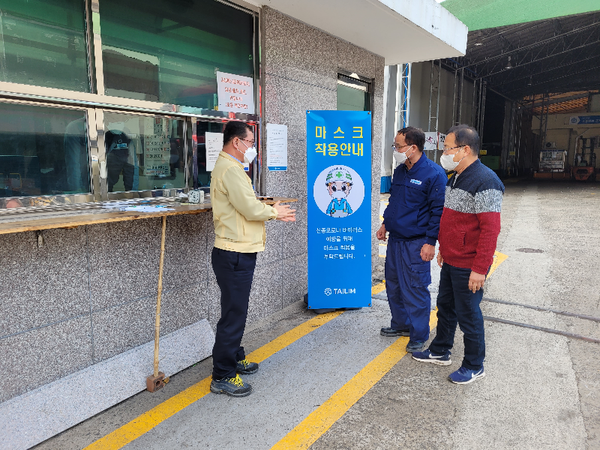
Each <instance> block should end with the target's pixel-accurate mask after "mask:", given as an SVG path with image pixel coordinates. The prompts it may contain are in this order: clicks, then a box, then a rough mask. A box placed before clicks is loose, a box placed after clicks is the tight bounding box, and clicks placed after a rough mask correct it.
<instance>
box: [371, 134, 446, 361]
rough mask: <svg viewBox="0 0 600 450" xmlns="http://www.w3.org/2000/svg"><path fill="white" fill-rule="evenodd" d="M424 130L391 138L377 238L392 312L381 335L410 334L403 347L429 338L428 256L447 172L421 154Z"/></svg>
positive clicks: (417, 346)
mask: <svg viewBox="0 0 600 450" xmlns="http://www.w3.org/2000/svg"><path fill="white" fill-rule="evenodd" d="M424 144H425V134H424V133H423V131H422V130H420V129H418V128H414V127H407V128H403V129H402V130H400V131H398V134H397V135H396V138H395V139H394V144H393V145H392V147H393V148H394V159H395V160H396V161H397V162H398V163H399V166H398V167H397V168H396V170H395V171H394V177H393V179H392V188H391V193H390V201H389V205H388V207H387V208H386V210H385V212H384V213H383V225H381V228H380V229H379V230H378V231H377V239H379V240H380V241H385V240H386V232H389V237H390V240H389V242H388V245H387V255H386V260H385V280H386V281H385V283H386V290H387V296H388V302H389V304H390V310H391V313H392V321H391V326H390V327H386V328H382V329H381V335H382V336H390V337H391V336H410V340H409V342H408V345H407V346H406V351H407V352H418V351H421V350H423V349H424V348H425V342H426V341H427V340H428V339H429V315H430V312H431V296H430V294H429V289H428V286H429V284H431V270H430V261H431V260H432V259H433V257H434V256H435V243H436V241H437V237H438V231H439V228H440V218H441V216H442V211H443V208H444V191H445V187H446V182H447V181H448V178H447V177H446V173H445V172H444V170H443V169H442V168H441V167H440V166H439V165H437V164H436V163H434V162H432V161H430V160H429V159H428V158H427V157H426V156H424V155H423V146H424Z"/></svg>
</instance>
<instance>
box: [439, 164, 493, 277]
mask: <svg viewBox="0 0 600 450" xmlns="http://www.w3.org/2000/svg"><path fill="white" fill-rule="evenodd" d="M503 194H504V185H503V184H502V182H501V181H500V179H499V178H498V176H497V175H496V174H495V173H494V172H493V171H492V170H491V169H489V168H488V167H486V166H484V165H483V164H482V163H481V161H480V160H479V159H477V160H475V162H474V163H473V164H471V165H470V166H469V167H467V168H466V169H465V170H464V171H463V172H462V173H461V174H460V175H457V174H454V175H452V177H451V178H450V179H449V180H448V184H447V185H446V200H445V203H444V211H443V213H442V219H441V221H440V233H439V238H438V240H439V242H440V253H441V254H442V258H443V259H444V263H448V264H450V265H451V266H454V267H461V268H463V269H471V270H472V271H474V272H477V273H480V274H486V273H487V272H488V270H489V268H490V266H491V265H492V262H493V258H494V252H495V250H496V243H497V240H498V234H500V210H501V208H502V195H503Z"/></svg>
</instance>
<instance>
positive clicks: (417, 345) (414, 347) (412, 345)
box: [406, 341, 425, 353]
mask: <svg viewBox="0 0 600 450" xmlns="http://www.w3.org/2000/svg"><path fill="white" fill-rule="evenodd" d="M423 350H425V342H419V341H408V345H407V346H406V352H407V353H413V352H422V351H423Z"/></svg>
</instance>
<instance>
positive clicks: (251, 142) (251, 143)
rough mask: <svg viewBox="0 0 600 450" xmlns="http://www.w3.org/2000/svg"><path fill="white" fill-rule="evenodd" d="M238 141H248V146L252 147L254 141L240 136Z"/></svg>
mask: <svg viewBox="0 0 600 450" xmlns="http://www.w3.org/2000/svg"><path fill="white" fill-rule="evenodd" d="M238 139H239V140H240V141H244V142H250V147H254V141H251V140H250V139H242V138H238Z"/></svg>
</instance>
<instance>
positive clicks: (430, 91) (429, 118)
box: [427, 61, 435, 131]
mask: <svg viewBox="0 0 600 450" xmlns="http://www.w3.org/2000/svg"><path fill="white" fill-rule="evenodd" d="M434 66H435V61H431V69H430V72H429V116H428V119H427V131H431V119H432V118H433V116H432V115H431V107H432V104H431V102H432V100H433V70H434Z"/></svg>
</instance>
